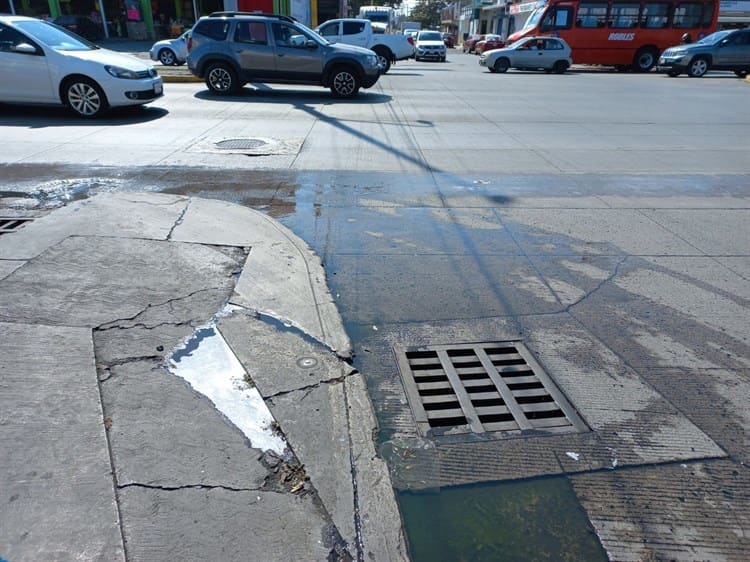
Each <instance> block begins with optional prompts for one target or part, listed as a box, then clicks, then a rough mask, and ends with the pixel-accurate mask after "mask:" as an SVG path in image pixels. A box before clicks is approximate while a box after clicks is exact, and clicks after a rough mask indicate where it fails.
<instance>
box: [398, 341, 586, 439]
mask: <svg viewBox="0 0 750 562" xmlns="http://www.w3.org/2000/svg"><path fill="white" fill-rule="evenodd" d="M396 354H397V356H398V363H399V369H400V370H401V375H402V379H403V381H404V388H405V390H406V395H407V398H408V400H409V404H410V406H411V409H412V413H413V414H414V417H415V419H416V422H417V426H418V429H419V431H420V433H422V435H428V434H431V435H445V434H450V435H453V434H459V433H489V432H520V431H523V430H541V431H545V432H553V433H560V432H573V431H586V430H587V427H586V425H585V424H584V422H583V420H581V419H580V418H579V416H578V415H577V414H576V412H575V409H574V408H573V407H572V406H571V405H570V403H569V402H568V401H567V400H566V398H565V396H564V395H563V394H562V392H560V390H559V389H558V388H557V386H555V384H554V382H553V381H552V379H551V378H550V377H549V376H548V375H547V374H546V373H545V372H544V370H543V369H542V367H541V365H539V363H538V362H537V361H536V360H535V359H534V357H533V356H532V355H531V353H530V352H529V351H528V349H526V347H524V346H523V344H521V343H520V342H493V343H479V344H466V345H452V346H448V345H445V346H443V345H438V346H426V347H418V348H402V349H400V350H399V349H397V350H396Z"/></svg>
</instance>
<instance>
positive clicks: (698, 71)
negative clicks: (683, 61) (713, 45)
mask: <svg viewBox="0 0 750 562" xmlns="http://www.w3.org/2000/svg"><path fill="white" fill-rule="evenodd" d="M710 66H711V65H710V63H709V62H708V59H707V58H706V57H695V58H694V59H693V60H691V61H690V65H688V76H690V77H691V78H700V77H701V76H703V75H704V74H705V73H706V72H708V68H709V67H710Z"/></svg>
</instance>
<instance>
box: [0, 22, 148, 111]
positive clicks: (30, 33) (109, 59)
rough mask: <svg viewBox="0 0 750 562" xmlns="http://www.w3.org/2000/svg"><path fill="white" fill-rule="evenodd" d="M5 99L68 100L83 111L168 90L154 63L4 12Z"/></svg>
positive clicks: (1, 67)
mask: <svg viewBox="0 0 750 562" xmlns="http://www.w3.org/2000/svg"><path fill="white" fill-rule="evenodd" d="M0 75H2V77H3V79H2V80H0V102H6V103H20V104H45V105H66V106H68V107H69V108H70V109H72V110H73V111H74V112H75V113H77V114H78V115H79V116H81V117H96V116H98V115H100V114H101V113H102V112H104V111H105V110H106V109H107V107H117V106H126V105H143V104H146V103H149V102H151V101H153V100H155V99H156V98H158V97H160V96H161V95H162V88H163V84H162V79H161V78H160V77H159V75H158V74H157V73H156V70H154V69H153V67H152V66H151V64H150V63H148V62H146V61H143V60H140V59H138V58H136V57H133V56H130V55H127V54H124V53H116V52H114V51H108V50H107V49H102V48H100V47H97V46H96V45H94V44H93V43H90V42H89V41H87V40H86V39H83V38H82V37H80V36H78V35H76V34H74V33H71V32H69V31H68V30H66V29H64V28H62V27H57V26H55V25H53V24H51V23H49V22H46V21H43V20H38V19H35V18H29V17H24V16H8V15H0Z"/></svg>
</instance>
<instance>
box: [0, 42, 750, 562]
mask: <svg viewBox="0 0 750 562" xmlns="http://www.w3.org/2000/svg"><path fill="white" fill-rule="evenodd" d="M749 88H750V84H748V83H747V82H746V81H744V80H740V79H738V78H736V77H735V76H734V75H733V74H730V73H709V75H707V76H706V77H704V78H702V79H690V78H687V77H679V78H674V79H672V78H667V77H665V76H662V75H658V74H655V73H651V74H645V75H642V74H631V73H615V72H608V71H603V70H600V69H590V68H574V69H573V70H572V71H571V72H568V73H566V74H565V75H561V76H558V75H554V74H545V73H536V72H518V71H510V72H508V73H507V74H502V75H496V74H490V73H489V72H486V71H484V70H482V69H481V68H480V67H479V66H478V64H477V59H476V57H475V56H473V55H464V54H461V53H451V54H450V55H449V60H448V62H447V63H444V64H441V63H416V62H413V61H408V62H404V63H399V64H397V65H396V66H394V67H393V69H392V70H391V71H390V72H389V74H388V75H386V76H384V77H382V78H381V80H380V81H379V82H378V84H377V85H376V86H375V87H373V88H371V89H370V90H367V91H364V92H363V93H362V95H361V96H360V97H359V98H358V99H356V100H353V101H340V100H334V99H333V98H331V96H330V94H329V92H328V91H326V90H322V89H321V88H316V87H289V86H278V85H271V86H268V87H266V86H262V87H257V88H254V87H247V88H245V90H244V91H243V92H242V93H241V94H240V95H238V96H234V97H230V98H215V97H212V96H210V95H208V93H207V92H206V90H205V88H204V87H203V86H202V85H201V84H167V86H166V88H165V92H166V95H165V97H164V98H163V99H162V100H159V101H158V102H156V103H154V104H152V105H151V106H150V107H148V108H146V109H143V110H136V111H123V112H118V113H115V114H113V115H111V116H110V117H108V118H106V119H104V120H100V121H79V120H76V119H75V118H72V117H69V116H68V115H67V114H66V113H65V112H63V111H61V110H49V109H18V108H8V107H2V108H0V135H1V136H2V138H3V139H4V140H5V141H6V142H4V144H3V151H2V152H1V153H0V163H2V164H3V165H4V166H3V168H2V175H3V183H2V185H3V187H2V188H1V189H2V192H3V193H2V195H3V196H4V200H3V203H4V204H5V206H6V207H7V206H12V207H13V208H14V209H16V212H23V209H27V210H28V212H35V211H36V210H37V209H43V208H44V207H45V206H50V205H56V204H60V202H62V201H64V200H66V198H68V199H69V198H76V197H85V196H86V195H87V194H91V193H96V192H97V191H111V190H122V191H127V190H133V191H139V190H149V191H166V192H170V193H187V194H191V195H197V196H201V197H210V198H218V199H225V200H230V201H234V202H239V203H242V204H244V205H248V206H252V207H254V208H258V209H262V210H264V211H266V212H268V213H269V214H271V215H272V216H274V217H276V218H277V219H279V220H280V221H282V222H283V223H284V224H286V225H287V226H289V227H290V228H292V230H294V231H295V233H297V234H298V235H300V236H301V237H302V238H303V239H304V240H305V241H306V242H307V243H308V244H310V245H311V246H312V247H313V249H315V250H316V252H317V253H318V254H319V255H320V256H321V258H322V259H323V262H324V265H325V268H326V273H327V275H328V283H329V285H330V287H331V289H332V291H333V293H334V295H335V297H336V301H337V305H338V306H339V309H340V310H341V313H342V315H343V317H344V320H345V323H346V327H347V330H348V332H349V334H350V336H351V338H352V342H353V345H354V351H355V359H354V361H355V366H357V367H358V368H359V369H360V370H361V371H362V372H363V373H364V374H365V376H366V378H367V380H368V385H369V389H370V393H371V395H372V397H373V400H374V403H375V408H376V411H377V414H378V417H379V421H380V426H381V435H380V440H381V454H383V455H384V456H385V457H386V458H387V459H388V461H389V462H390V465H391V469H392V472H393V475H394V480H395V483H396V486H397V487H398V488H399V489H401V490H413V489H421V488H430V487H440V486H447V485H452V484H470V483H477V482H486V481H501V480H502V481H507V480H514V479H518V478H528V477H531V476H542V475H544V476H559V475H565V476H566V482H567V486H569V487H570V488H571V489H572V490H573V491H574V493H575V497H576V498H577V499H576V501H577V502H580V505H581V506H582V507H583V509H584V510H585V512H586V514H587V516H588V519H589V521H590V522H591V525H593V528H594V529H595V530H596V533H597V535H598V536H599V539H600V540H601V542H602V544H603V546H604V548H605V549H606V550H607V552H608V553H609V554H610V556H612V557H613V558H614V559H618V560H626V559H644V558H649V557H652V558H653V557H655V558H678V559H684V558H689V559H738V560H739V559H747V558H748V556H750V542H749V541H748V540H747V539H746V538H744V537H746V536H748V531H749V530H750V495H748V492H747V490H748V489H750V485H749V484H750V474H748V472H747V469H746V463H747V462H748V460H750V446H749V445H748V442H747V439H745V438H744V437H743V436H744V435H746V434H747V430H748V429H750V418H748V416H747V413H746V401H747V400H746V398H747V396H750V383H748V374H750V360H749V359H748V357H750V344H749V343H748V335H747V334H748V333H750V330H748V326H750V314H749V313H748V303H750V252H749V251H748V240H750V230H749V229H750V220H748V218H749V214H750V137H749V136H748V135H747V129H748V125H750V109H749V108H748V104H747V99H748V93H750V89H749ZM225 141H239V142H233V143H226V142H225ZM226 144H231V146H234V147H235V148H226V147H223V146H226ZM243 145H244V146H243ZM238 146H240V148H237V147H238ZM19 209H21V210H20V211H19ZM508 340H513V341H521V342H523V344H524V345H525V346H526V347H527V348H528V349H529V350H530V352H531V353H532V354H533V356H534V357H536V359H537V360H538V361H539V363H540V364H541V365H542V366H543V368H544V370H545V371H546V372H547V373H548V374H549V376H550V377H551V378H552V379H553V380H554V381H555V382H556V383H557V385H558V386H559V387H560V389H561V390H562V392H563V393H564V394H565V395H566V396H567V398H568V399H569V400H570V402H571V403H572V404H573V407H574V408H575V410H576V411H577V412H578V414H579V415H580V416H581V418H582V419H583V420H584V422H585V424H586V426H587V427H588V430H589V431H585V432H581V433H578V432H569V433H561V434H555V435H551V436H544V435H537V436H535V438H533V439H510V440H509V439H497V438H495V437H496V436H491V437H490V438H483V439H474V440H472V439H463V440H462V439H461V438H448V439H445V438H434V436H431V435H425V434H423V433H421V432H420V431H419V429H418V428H417V426H416V425H415V423H414V421H413V418H412V414H411V412H410V409H409V407H408V402H407V396H406V394H405V392H404V387H403V384H402V383H401V381H400V370H399V366H398V364H397V353H398V350H399V349H401V348H405V347H406V348H408V347H418V346H428V347H429V346H435V345H448V346H450V345H463V344H466V343H470V342H497V341H508ZM515 436H516V437H518V435H515ZM622 468H626V470H619V469H622ZM546 554H547V555H549V553H546Z"/></svg>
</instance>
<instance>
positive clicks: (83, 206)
mask: <svg viewBox="0 0 750 562" xmlns="http://www.w3.org/2000/svg"><path fill="white" fill-rule="evenodd" d="M186 205H187V198H185V197H180V196H176V195H164V194H160V193H111V194H107V195H106V196H104V197H102V196H99V197H93V198H91V199H86V200H83V201H77V202H75V203H71V204H70V205H67V206H65V207H62V208H60V209H56V210H55V211H54V213H51V214H49V215H46V216H44V217H40V218H37V219H36V220H34V221H33V222H32V223H30V224H28V225H26V226H24V227H23V228H22V229H20V230H18V231H16V232H14V233H12V234H6V235H4V236H2V237H0V259H23V260H28V259H32V258H34V257H36V256H38V255H39V254H41V253H42V252H44V251H45V250H47V249H48V248H50V247H52V246H54V245H56V244H58V243H59V242H61V241H62V240H64V239H66V238H68V237H70V236H113V237H121V238H145V239H153V240H166V239H167V237H168V236H169V233H170V231H171V229H172V228H173V226H174V224H175V222H176V221H177V220H178V219H179V218H180V216H181V214H182V213H183V211H184V208H185V206H186Z"/></svg>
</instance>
